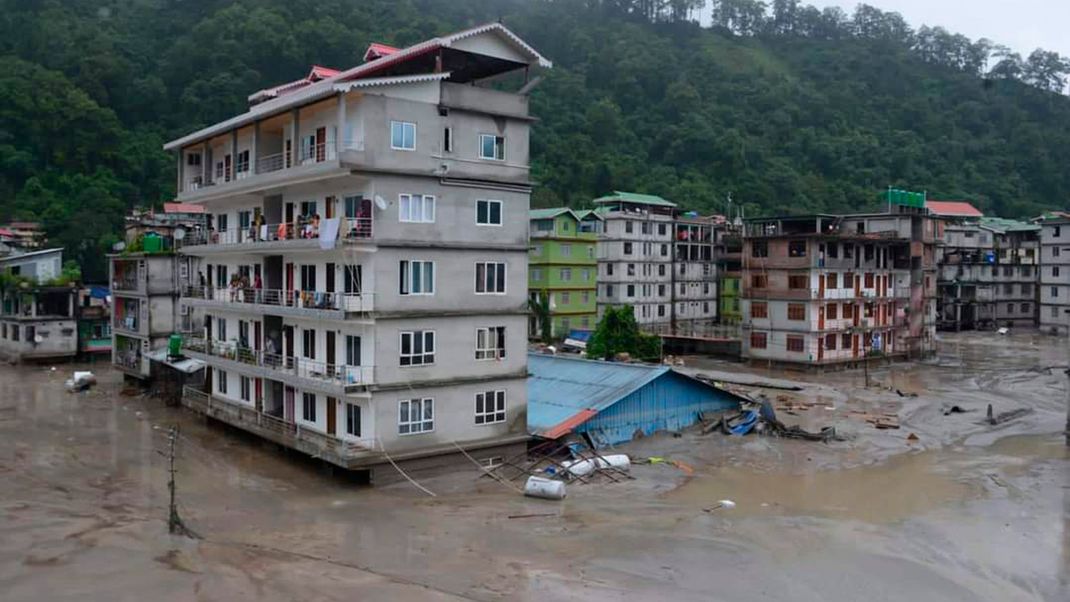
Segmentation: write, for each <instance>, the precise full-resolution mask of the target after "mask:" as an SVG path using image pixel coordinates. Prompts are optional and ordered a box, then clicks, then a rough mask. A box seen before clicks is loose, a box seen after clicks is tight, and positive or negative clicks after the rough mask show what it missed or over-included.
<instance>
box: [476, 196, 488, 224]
mask: <svg viewBox="0 0 1070 602" xmlns="http://www.w3.org/2000/svg"><path fill="white" fill-rule="evenodd" d="M476 223H477V224H485V223H487V201H476Z"/></svg>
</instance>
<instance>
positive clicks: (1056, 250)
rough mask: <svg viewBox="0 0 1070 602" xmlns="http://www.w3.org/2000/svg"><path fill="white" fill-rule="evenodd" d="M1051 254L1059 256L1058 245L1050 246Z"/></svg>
mask: <svg viewBox="0 0 1070 602" xmlns="http://www.w3.org/2000/svg"><path fill="white" fill-rule="evenodd" d="M1056 236H1058V235H1056ZM1051 254H1052V257H1058V256H1059V247H1052V248H1051Z"/></svg>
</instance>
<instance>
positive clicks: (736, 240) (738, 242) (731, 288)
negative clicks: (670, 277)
mask: <svg viewBox="0 0 1070 602" xmlns="http://www.w3.org/2000/svg"><path fill="white" fill-rule="evenodd" d="M714 234H715V236H716V240H717V244H716V246H715V247H714V257H715V258H716V259H717V276H718V283H717V291H718V296H719V314H718V321H719V322H720V323H721V324H726V325H737V324H739V323H741V322H742V321H743V311H742V303H741V301H740V298H739V292H740V280H741V278H742V276H743V261H742V257H743V237H742V229H741V228H740V227H739V226H738V225H732V224H729V223H724V224H721V226H720V227H719V228H717V229H716V230H715V232H714Z"/></svg>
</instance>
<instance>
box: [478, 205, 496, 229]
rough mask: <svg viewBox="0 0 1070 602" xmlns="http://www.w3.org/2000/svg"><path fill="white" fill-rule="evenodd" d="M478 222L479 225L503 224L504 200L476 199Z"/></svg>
mask: <svg viewBox="0 0 1070 602" xmlns="http://www.w3.org/2000/svg"><path fill="white" fill-rule="evenodd" d="M476 224H477V225H479V226H500V225H502V202H501V201H485V200H478V201H476Z"/></svg>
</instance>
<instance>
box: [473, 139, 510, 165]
mask: <svg viewBox="0 0 1070 602" xmlns="http://www.w3.org/2000/svg"><path fill="white" fill-rule="evenodd" d="M486 138H492V139H493V140H494V141H493V142H492V144H493V145H494V146H493V147H492V148H493V150H492V153H493V156H490V157H488V156H486V155H484V154H483V150H484V142H483V140H484V139H486ZM498 141H501V145H499V144H498ZM499 149H501V156H500V157H499V156H498V150H499ZM479 158H480V159H482V160H484V161H503V162H504V161H505V136H499V135H497V134H480V135H479Z"/></svg>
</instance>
